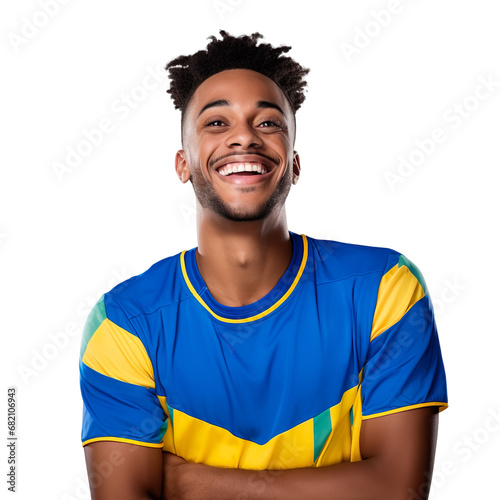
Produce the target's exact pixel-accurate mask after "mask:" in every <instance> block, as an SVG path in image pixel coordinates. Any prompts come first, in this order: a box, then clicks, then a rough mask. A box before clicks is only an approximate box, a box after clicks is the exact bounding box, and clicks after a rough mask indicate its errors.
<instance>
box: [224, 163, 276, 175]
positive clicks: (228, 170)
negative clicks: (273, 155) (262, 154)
mask: <svg viewBox="0 0 500 500" xmlns="http://www.w3.org/2000/svg"><path fill="white" fill-rule="evenodd" d="M218 172H219V174H221V175H231V174H233V173H236V172H257V173H259V174H267V167H265V166H264V165H262V164H260V163H229V164H227V165H224V166H223V167H221V168H219V169H218Z"/></svg>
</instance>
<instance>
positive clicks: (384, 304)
mask: <svg viewBox="0 0 500 500" xmlns="http://www.w3.org/2000/svg"><path fill="white" fill-rule="evenodd" d="M424 296H425V292H424V289H423V288H422V285H421V284H420V283H419V281H418V279H417V278H416V277H415V276H414V275H413V274H412V272H411V271H410V269H408V267H407V266H406V265H401V266H400V265H399V264H396V265H395V266H394V267H392V268H391V269H389V271H387V272H386V273H385V274H384V276H383V277H382V279H381V280H380V287H379V290H378V296H377V305H376V307H375V312H374V314H373V324H372V332H371V337H370V340H373V339H375V338H377V337H378V336H379V335H380V334H381V333H383V332H385V331H386V330H387V329H388V328H390V327H391V326H392V325H395V324H396V323H397V322H398V321H399V320H400V319H401V318H402V317H403V316H404V315H405V314H406V312H407V311H409V310H410V309H411V307H412V306H413V305H414V304H415V303H416V302H418V301H419V300H420V299H421V298H422V297H424Z"/></svg>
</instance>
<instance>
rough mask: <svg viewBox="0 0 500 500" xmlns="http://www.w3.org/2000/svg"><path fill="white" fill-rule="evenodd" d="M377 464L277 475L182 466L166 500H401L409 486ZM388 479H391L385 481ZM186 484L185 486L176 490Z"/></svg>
mask: <svg viewBox="0 0 500 500" xmlns="http://www.w3.org/2000/svg"><path fill="white" fill-rule="evenodd" d="M388 470H390V469H389V468H388V467H387V464H385V463H383V462H382V459H379V458H371V459H368V460H363V461H361V462H352V463H350V462H346V463H341V464H338V465H332V466H327V467H319V468H307V469H293V470H281V471H249V470H242V469H219V468H217V467H210V466H207V465H200V464H187V466H185V468H184V470H182V467H181V468H180V470H179V471H178V472H180V473H181V474H179V476H178V477H177V479H176V478H174V477H171V478H170V480H171V481H174V482H177V480H178V483H177V484H178V488H176V491H175V493H174V494H170V495H169V496H168V500H177V499H184V500H202V499H203V500H212V499H213V500H226V499H227V500H253V499H256V500H262V499H266V500H281V499H286V500H290V499H295V498H296V499H300V500H315V499H321V500H324V499H325V498H328V499H335V500H351V499H352V500H363V499H366V500H391V499H393V498H394V499H397V500H400V499H401V498H405V497H406V495H408V489H409V486H410V485H409V484H407V485H405V484H404V480H399V481H398V480H397V479H396V478H395V476H397V474H394V471H393V472H392V473H391V474H388V472H387V471H388ZM389 476H390V477H389ZM181 484H182V485H185V486H188V487H185V486H181Z"/></svg>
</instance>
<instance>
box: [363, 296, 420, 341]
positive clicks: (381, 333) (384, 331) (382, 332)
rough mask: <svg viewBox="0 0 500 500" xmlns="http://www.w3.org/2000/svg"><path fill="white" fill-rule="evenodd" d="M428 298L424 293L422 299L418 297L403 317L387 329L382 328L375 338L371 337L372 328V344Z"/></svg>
mask: <svg viewBox="0 0 500 500" xmlns="http://www.w3.org/2000/svg"><path fill="white" fill-rule="evenodd" d="M426 297H427V298H428V296H427V295H424V296H423V297H421V298H420V299H418V300H417V301H416V302H415V303H414V304H413V305H412V306H411V307H410V308H409V309H408V311H406V312H405V313H404V314H403V316H401V318H399V319H398V320H397V321H396V323H393V324H392V325H389V326H388V327H387V328H386V329H385V330H382V331H381V332H380V333H379V334H378V335H377V336H376V337H375V338H374V339H372V338H371V330H370V344H371V343H372V342H374V341H375V340H377V339H378V338H379V337H380V336H382V335H384V333H386V332H388V331H389V330H390V329H391V328H392V327H393V326H396V325H397V324H398V323H399V322H400V321H402V320H403V318H404V317H405V316H406V315H407V314H408V313H409V312H410V311H411V310H412V309H413V308H414V307H415V306H416V305H417V304H418V303H419V302H420V301H421V300H424V299H425V298H426ZM372 326H373V320H372Z"/></svg>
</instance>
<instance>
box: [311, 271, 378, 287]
mask: <svg viewBox="0 0 500 500" xmlns="http://www.w3.org/2000/svg"><path fill="white" fill-rule="evenodd" d="M377 273H380V271H368V272H366V273H353V274H350V275H349V276H345V277H343V278H337V279H331V280H328V281H321V282H317V281H316V284H317V285H328V283H336V282H338V281H344V280H348V279H350V278H354V277H355V276H368V275H369V274H377ZM382 276H383V275H382ZM382 276H381V278H382Z"/></svg>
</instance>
